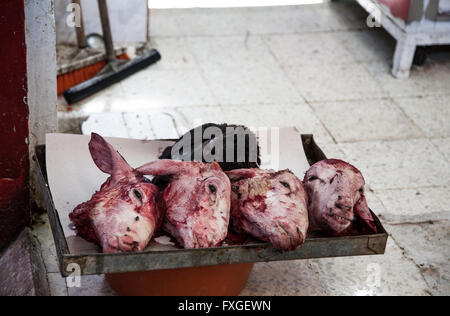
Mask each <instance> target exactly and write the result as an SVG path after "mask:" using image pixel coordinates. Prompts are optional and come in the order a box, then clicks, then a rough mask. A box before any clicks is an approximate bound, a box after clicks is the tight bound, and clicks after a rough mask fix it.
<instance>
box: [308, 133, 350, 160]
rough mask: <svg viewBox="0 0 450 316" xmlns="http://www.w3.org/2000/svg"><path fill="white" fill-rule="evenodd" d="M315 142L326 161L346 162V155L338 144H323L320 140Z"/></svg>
mask: <svg viewBox="0 0 450 316" xmlns="http://www.w3.org/2000/svg"><path fill="white" fill-rule="evenodd" d="M314 138H316V137H314ZM316 142H317V145H318V146H319V147H320V149H322V151H323V153H324V154H325V156H327V158H328V159H340V160H344V161H346V160H347V155H346V154H345V153H344V151H343V150H342V148H341V147H340V145H339V144H333V143H323V142H322V141H320V140H319V141H317V140H316Z"/></svg>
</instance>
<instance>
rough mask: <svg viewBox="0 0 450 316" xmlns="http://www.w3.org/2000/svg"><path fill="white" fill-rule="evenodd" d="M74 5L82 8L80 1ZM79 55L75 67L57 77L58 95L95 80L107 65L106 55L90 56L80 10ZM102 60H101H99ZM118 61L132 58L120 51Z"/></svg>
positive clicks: (61, 72)
mask: <svg viewBox="0 0 450 316" xmlns="http://www.w3.org/2000/svg"><path fill="white" fill-rule="evenodd" d="M72 3H73V4H76V5H78V6H79V7H80V8H81V1H80V0H72ZM75 31H76V36H77V44H78V53H77V55H76V56H75V59H81V58H82V60H81V61H78V62H76V63H75V64H74V65H72V66H69V67H65V68H67V69H65V70H62V71H60V73H59V74H58V77H57V85H58V95H61V94H63V93H64V91H66V90H69V89H70V88H72V87H75V86H77V85H79V84H80V83H83V82H85V81H87V80H89V79H92V78H94V77H95V76H96V75H97V74H98V73H99V72H100V71H101V70H102V69H103V68H104V67H105V65H106V55H103V56H100V58H98V56H97V57H92V56H89V55H90V54H89V47H88V44H87V41H86V35H85V32H84V21H83V15H82V11H81V10H80V25H79V26H75ZM99 59H100V60H99ZM117 59H120V60H130V57H129V56H128V54H127V53H126V52H124V51H123V50H121V51H119V53H118V56H117Z"/></svg>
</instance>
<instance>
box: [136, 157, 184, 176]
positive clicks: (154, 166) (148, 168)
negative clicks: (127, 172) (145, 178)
mask: <svg viewBox="0 0 450 316" xmlns="http://www.w3.org/2000/svg"><path fill="white" fill-rule="evenodd" d="M191 166H192V165H191V164H189V163H188V162H185V161H180V160H170V159H166V160H156V161H153V162H150V163H148V164H146V165H143V166H142V167H139V168H137V169H136V170H137V171H138V172H140V173H142V174H145V175H152V176H165V175H174V174H180V173H182V172H188V171H189V170H190V167H191Z"/></svg>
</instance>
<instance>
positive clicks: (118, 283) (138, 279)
mask: <svg viewBox="0 0 450 316" xmlns="http://www.w3.org/2000/svg"><path fill="white" fill-rule="evenodd" d="M253 266H254V263H247V264H229V265H221V266H211V267H196V268H183V269H170V270H157V271H145V272H130V273H118V274H107V275H106V280H107V281H108V283H109V284H110V285H111V287H112V288H113V289H114V291H116V293H117V294H119V295H121V296H236V295H239V293H241V291H242V289H243V288H244V286H245V283H246V282H247V280H248V278H249V277H250V273H251V271H252V269H253Z"/></svg>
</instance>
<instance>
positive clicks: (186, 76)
mask: <svg viewBox="0 0 450 316" xmlns="http://www.w3.org/2000/svg"><path fill="white" fill-rule="evenodd" d="M112 89H114V90H112ZM112 89H111V88H110V89H109V90H105V91H102V92H100V93H99V94H98V95H96V96H95V98H92V99H88V100H87V101H86V102H84V104H83V105H82V107H83V108H85V109H86V110H87V111H90V112H102V111H107V112H109V111H116V112H127V111H131V112H136V111H140V110H144V111H145V110H147V111H149V110H152V109H161V108H162V109H167V108H171V107H179V106H187V105H215V104H217V101H216V100H215V98H214V97H213V95H212V93H211V91H210V89H209V87H208V85H207V84H206V82H205V81H204V79H203V78H202V75H201V74H200V72H199V71H198V70H155V69H148V71H142V72H139V73H136V74H134V75H133V76H132V77H130V78H127V79H126V80H124V81H122V82H121V83H120V84H117V85H115V86H114V87H112Z"/></svg>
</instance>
